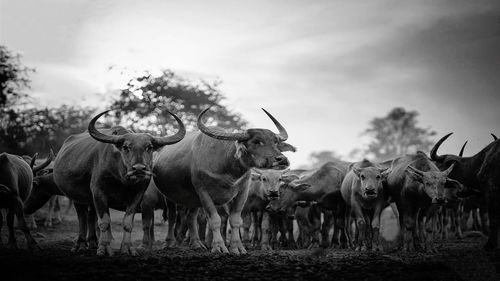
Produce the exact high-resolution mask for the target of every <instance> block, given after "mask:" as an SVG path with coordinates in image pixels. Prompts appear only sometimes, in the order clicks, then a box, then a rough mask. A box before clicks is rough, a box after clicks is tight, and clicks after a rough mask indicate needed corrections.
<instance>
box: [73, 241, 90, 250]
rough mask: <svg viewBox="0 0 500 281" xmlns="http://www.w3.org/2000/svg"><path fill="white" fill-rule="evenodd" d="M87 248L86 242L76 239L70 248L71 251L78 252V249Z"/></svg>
mask: <svg viewBox="0 0 500 281" xmlns="http://www.w3.org/2000/svg"><path fill="white" fill-rule="evenodd" d="M86 249H87V242H85V241H76V242H75V246H73V248H71V252H74V253H78V252H80V251H83V250H86Z"/></svg>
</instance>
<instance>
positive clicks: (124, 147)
mask: <svg viewBox="0 0 500 281" xmlns="http://www.w3.org/2000/svg"><path fill="white" fill-rule="evenodd" d="M122 150H123V151H124V152H129V151H130V146H129V145H123V146H122Z"/></svg>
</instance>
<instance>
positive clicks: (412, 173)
mask: <svg viewBox="0 0 500 281" xmlns="http://www.w3.org/2000/svg"><path fill="white" fill-rule="evenodd" d="M410 167H411V166H408V168H406V170H405V173H406V174H407V175H409V176H410V177H411V178H412V179H413V180H415V181H419V182H422V174H420V173H417V172H416V171H415V170H414V169H412V168H413V167H412V168H410Z"/></svg>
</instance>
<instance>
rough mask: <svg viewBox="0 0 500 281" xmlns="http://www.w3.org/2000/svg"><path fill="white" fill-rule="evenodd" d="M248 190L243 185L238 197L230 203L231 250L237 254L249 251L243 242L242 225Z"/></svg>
mask: <svg viewBox="0 0 500 281" xmlns="http://www.w3.org/2000/svg"><path fill="white" fill-rule="evenodd" d="M248 190H249V188H248V186H247V185H243V187H242V189H241V190H240V192H238V194H237V195H236V197H235V198H234V199H233V201H232V202H231V203H230V209H229V224H230V226H231V239H230V240H229V251H230V252H231V253H233V254H236V255H239V254H246V253H247V251H246V250H245V247H244V246H243V243H241V237H240V227H241V225H242V224H243V220H242V219H241V211H242V210H243V207H244V206H245V202H246V201H247V197H248Z"/></svg>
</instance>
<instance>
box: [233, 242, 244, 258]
mask: <svg viewBox="0 0 500 281" xmlns="http://www.w3.org/2000/svg"><path fill="white" fill-rule="evenodd" d="M229 252H230V253H231V254H235V255H244V254H246V253H247V250H246V249H245V247H244V246H243V243H241V241H236V242H231V243H230V244H229Z"/></svg>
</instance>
